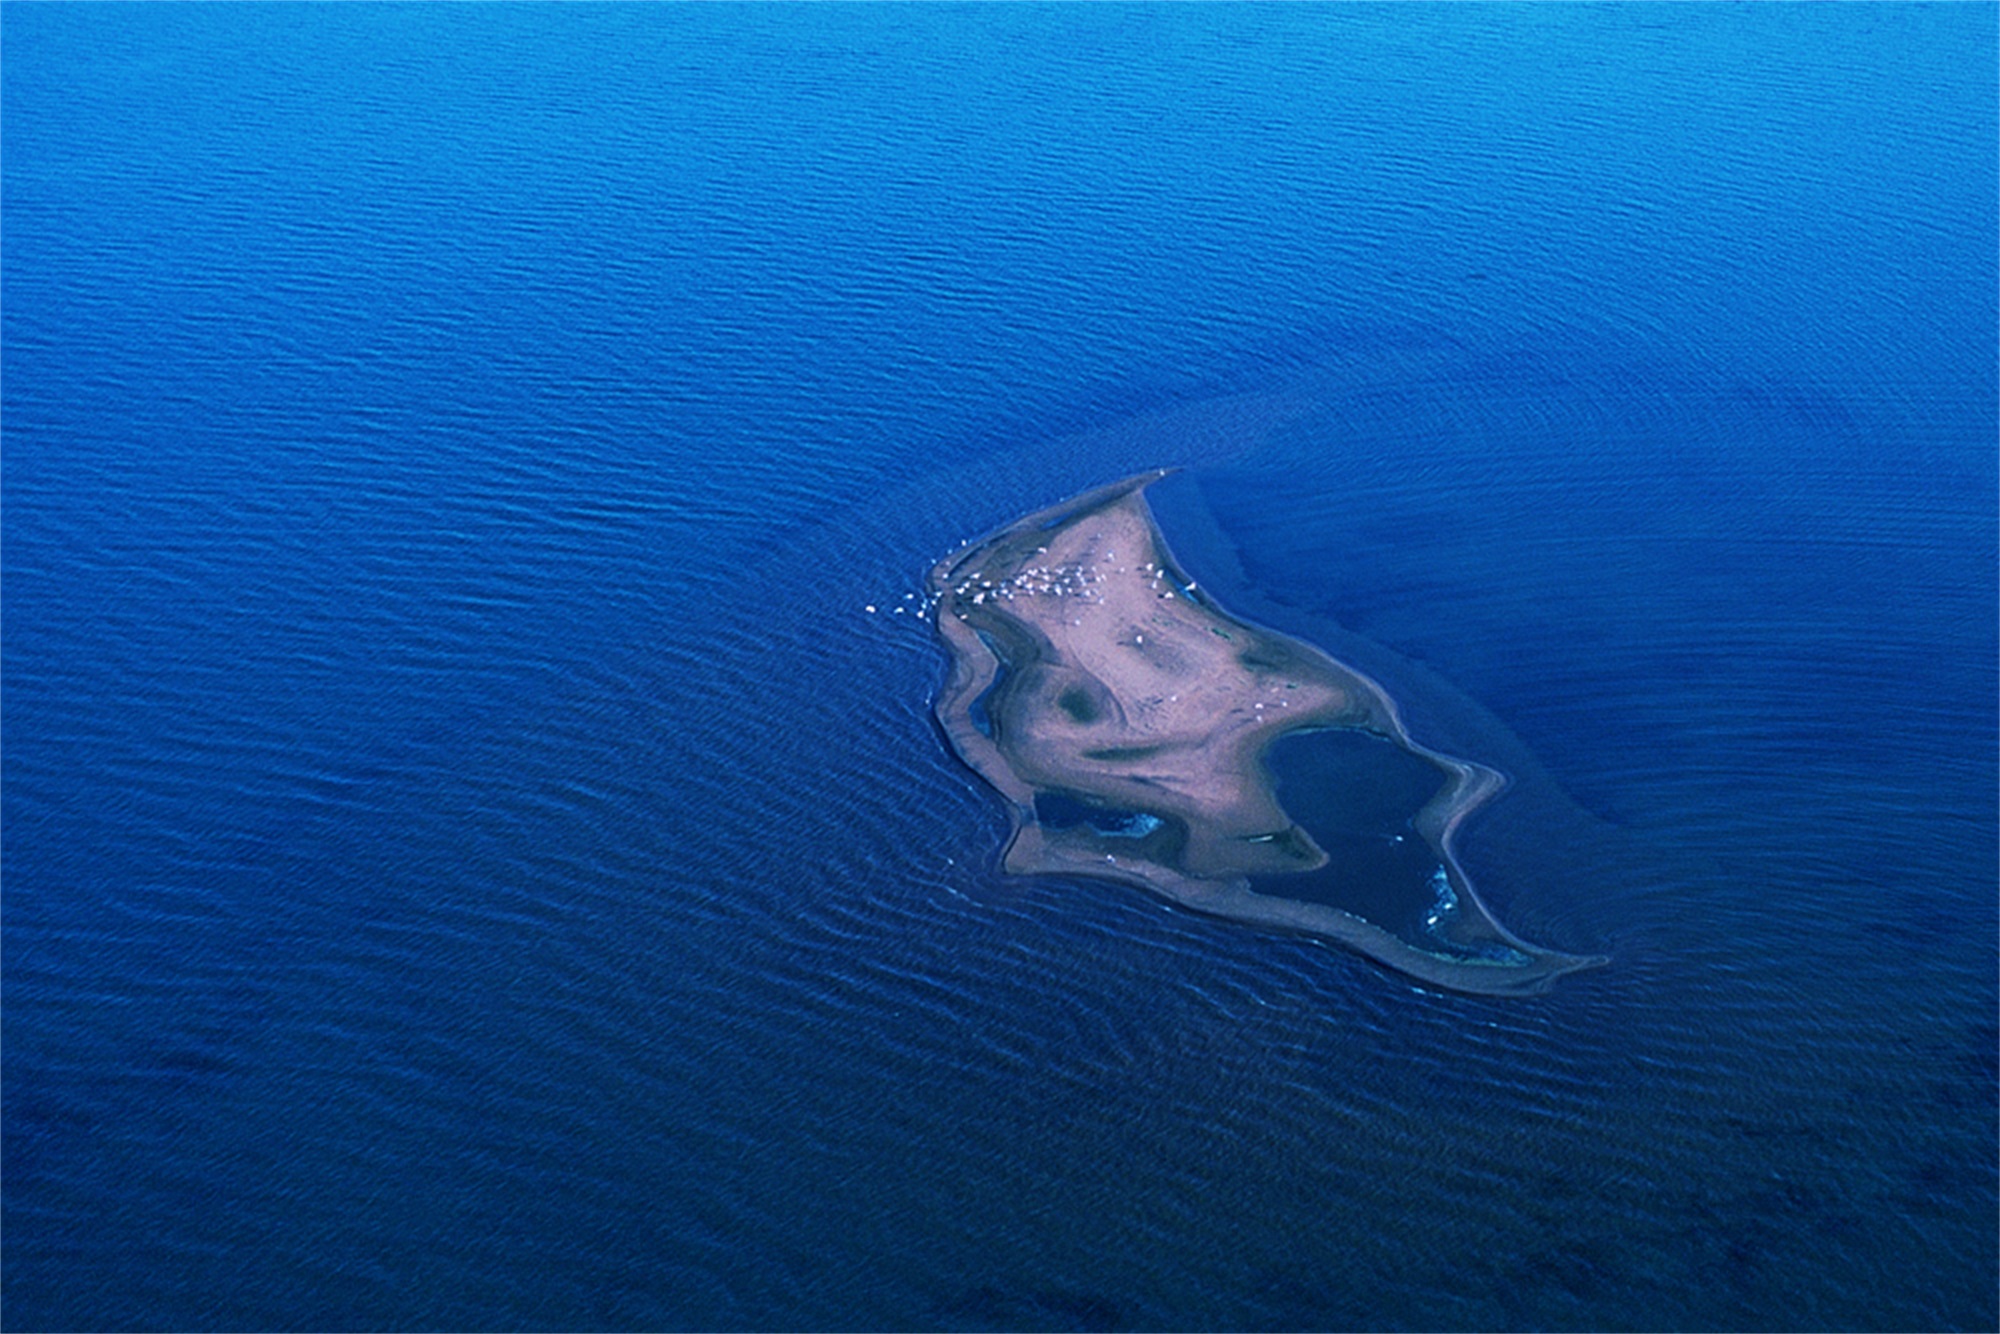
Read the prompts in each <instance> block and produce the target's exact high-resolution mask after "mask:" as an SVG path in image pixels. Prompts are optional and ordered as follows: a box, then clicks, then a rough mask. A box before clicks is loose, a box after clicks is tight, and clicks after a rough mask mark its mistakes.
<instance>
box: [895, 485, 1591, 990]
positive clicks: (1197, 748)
mask: <svg viewBox="0 0 2000 1334" xmlns="http://www.w3.org/2000/svg"><path fill="white" fill-rule="evenodd" d="M1167 472H1168V470H1158V471H1154V472H1148V473H1143V474H1140V475H1138V476H1136V477H1130V478H1126V479H1125V480H1123V481H1120V482H1115V483H1113V484H1111V485H1109V486H1104V487H1100V488H1098V489H1096V490H1093V491H1089V492H1086V493H1084V494H1083V495H1080V496H1076V497H1073V498H1071V499H1070V500H1067V501H1064V502H1063V503H1061V504H1059V505H1056V506H1053V507H1052V508H1049V509H1046V510H1042V511H1039V512H1037V513H1034V514H1030V515H1028V516H1027V517H1026V518H1023V519H1021V520H1019V521H1017V522H1015V523H1013V524H1011V525H1009V526H1008V527H1006V528H1003V529H1001V530H1000V531H998V532H996V533H994V534H992V535H990V536H988V537H985V538H983V539H981V540H979V541H976V542H973V543H971V544H969V545H967V546H965V547H963V548H961V549H960V550H958V551H955V552H953V553H952V554H951V555H949V556H947V557H945V558H944V559H943V560H941V561H940V562H938V564H937V565H936V566H935V567H934V568H933V569H932V570H931V572H930V575H929V579H928V586H927V592H928V596H929V600H930V603H931V607H932V610H933V615H934V619H935V624H936V627H937V630H938V633H939V634H940V636H941V637H942V638H943V640H944V643H945V644H946V646H947V647H948V648H949V649H950V651H951V655H952V669H951V676H950V679H949V681H948V682H947V683H946V685H945V687H944V689H943V690H942V691H941V692H940V694H939V696H938V699H937V704H936V714H937V719H938V722H939V723H940V725H941V726H942V727H943V730H944V733H945V735H946V737H947V738H948V740H949V741H950V743H951V745H952V748H953V749H954V750H955V751H956V752H957V753H958V755H959V757H960V758H961V759H963V760H964V762H965V763H966V764H967V765H968V766H970V767H971V768H972V769H973V770H974V772H976V773H977V774H979V776H980V777H981V778H983V779H984V780H985V781H986V782H987V783H988V784H989V785H991V786H992V787H993V788H994V789H995V790H996V791H998V792H999V793H1000V795H1001V796H1002V797H1003V798H1005V799H1006V801H1007V803H1008V805H1009V807H1010V809H1011V811H1012V816H1013V831H1012V835H1011V837H1010V839H1009V842H1008V844H1007V849H1006V852H1005V854H1004V859H1003V865H1004V867H1005V869H1006V870H1007V871H1008V872H1010V873H1013V874H1017V875H1074V876H1089V877H1094V878H1099V879H1105V880H1112V881H1118V882H1122V883H1125V884H1129V885H1134V886H1138V887H1140V888H1143V889H1146V890H1149V891H1151V892H1153V893H1155V894H1158V895H1160V896H1162V897H1164V898H1166V899H1168V900H1170V901H1172V902H1173V903H1176V904H1179V905H1182V906H1183V907H1186V908H1190V909H1194V910H1196V911H1199V912H1202V913H1207V914H1211V915H1213V916H1217V917H1223V918H1230V919H1233V920H1236V921H1239V922H1245V923H1250V924H1252V925H1255V926H1258V927H1263V928H1268V929H1275V930H1281V931H1288V932H1299V933H1305V934H1308V935H1311V936H1315V937H1320V938H1324V939H1328V940H1333V941H1338V942H1340V943H1342V944H1344V945H1346V946H1348V947H1350V948H1352V949H1354V950H1356V951H1358V952H1360V953H1361V954H1363V955H1365V956H1367V957H1368V958H1371V959H1374V960H1376V961H1378V962H1380V963H1382V964H1385V965H1387V966H1389V967H1391V968H1394V969H1396V970H1398V971H1400V972H1402V973H1404V974H1407V975H1408V976H1410V977H1413V978H1416V979H1418V980H1420V981H1422V982H1425V983H1430V984H1433V985H1435V986H1438V987H1442V988H1447V989H1451V990H1456V991H1461V992H1472V993H1478V994H1483V995H1515V994H1523V993H1529V992H1534V991H1538V990H1541V989H1542V988H1544V987H1546V986H1547V985H1548V984H1549V982H1551V981H1552V980H1553V979H1555V978H1557V977H1559V976H1561V975H1563V974H1565V973H1571V972H1575V971H1577V970H1579V969H1583V968H1589V967H1593V966H1595V965H1597V964H1600V963H1603V962H1604V960H1603V959H1601V958H1596V957H1584V956H1576V955H1568V954H1561V953H1557V952H1555V951H1552V950H1546V949H1542V948H1539V947H1537V946H1534V945H1531V944H1529V943H1527V942H1526V941H1523V940H1521V939H1519V938H1518V937H1516V936H1514V935H1512V934H1510V933H1509V932H1508V931H1507V930H1506V929H1505V928H1504V927H1502V926H1501V925H1500V924H1499V922H1498V921H1496V920H1495V919H1494V918H1493V916H1492V914H1491V913H1489V912H1488V911H1487V909H1486V908H1485V906H1484V905H1483V904H1482V903H1481V902H1480V900H1479V897H1478V895H1477V894H1476V893H1475V892H1474V891H1473V888H1472V885H1471V883H1470V882H1469V881H1468V879H1467V878H1466V875H1465V872H1464V871H1463V869H1462V868H1461V867H1460V865H1459V863H1458V859H1457V858H1456V857H1455V856H1454V855H1453V851H1452V841H1453V833H1454V831H1455V830H1456V829H1457V828H1458V826H1459V824H1460V822H1461V821H1463V820H1464V819H1465V817H1466V815H1467V814H1468V813H1469V812H1471V811H1472V810H1473V809H1474V808H1476V807H1478V806H1479V805H1480V804H1481V803H1482V802H1484V801H1486V800H1488V799H1489V798H1490V797H1491V796H1493V794H1494V793H1496V792H1497V791H1498V790H1499V789H1500V788H1501V787H1502V786H1503V785H1504V779H1503V778H1502V777H1501V775H1500V774H1499V773H1497V772H1496V771H1494V770H1492V769H1489V768H1486V767H1484V766H1481V765H1478V764H1473V763H1470V762H1468V761H1465V760H1459V759H1454V758H1451V757H1448V756H1445V755H1440V754H1437V753H1436V752H1433V751H1430V750H1427V749H1425V748H1424V747H1422V746H1420V745H1418V744H1417V743H1416V742H1414V741H1413V740H1411V738H1410V736H1409V734H1408V733H1407V731H1406V730H1405V729H1404V726H1403V723H1402V720H1401V717H1400V714H1399V712H1398V710H1397V708H1396V705H1395V703H1394V701H1393V700H1392V699H1391V698H1390V696H1389V695H1388V693H1387V692H1386V691H1385V690H1383V688H1382V687H1381V686H1380V685H1378V684H1376V682H1374V681H1373V680H1371V679H1369V678H1368V677H1366V676H1364V675H1362V674H1361V673H1360V672H1358V671H1355V670H1354V669H1353V668H1351V667H1348V666H1345V665H1344V664H1342V663H1340V662H1338V661H1336V660H1335V659H1333V658H1332V657H1331V656H1329V655H1328V654H1326V653H1324V652H1322V651H1321V650H1319V649H1317V648H1315V647H1313V646H1311V645H1308V644H1305V643H1302V642H1300V641H1298V640H1295V639H1291V638H1288V637H1286V636H1284V635H1281V634H1278V633H1276V632H1274V631H1271V630H1267V629H1263V628H1260V627H1257V626H1254V625H1250V624H1247V623H1245V622H1244V621H1241V620H1239V619H1236V618H1235V617H1232V616H1230V615H1229V614H1228V613H1226V612H1224V611H1223V610H1222V608H1221V607H1220V606H1218V605H1217V604H1216V602H1215V601H1214V599H1213V598H1212V596H1211V595H1210V594H1209V593H1208V592H1206V591H1204V590H1202V589H1200V588H1198V587H1197V586H1196V584H1195V582H1194V581H1193V580H1192V579H1190V578H1189V577H1188V576H1187V574H1186V573H1185V572H1184V571H1183V570H1182V568H1181V567H1180V566H1179V565H1178V564H1177V563H1176V562H1175V560H1174V556H1173V553H1172V552H1171V551H1170V550H1169V549H1168V547H1167V544H1166V540H1165V538H1164V537H1163V536H1162V535H1161V533H1160V530H1159V527H1158V524H1157V522H1156V521H1155V519H1154V516H1153V512H1152V509H1151V507H1150V506H1149V505H1148V504H1147V502H1146V495H1145V493H1146V488H1147V487H1148V486H1150V485H1151V484H1152V483H1154V482H1156V481H1157V480H1159V479H1160V478H1161V477H1164V476H1166V475H1167Z"/></svg>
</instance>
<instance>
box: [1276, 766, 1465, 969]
mask: <svg viewBox="0 0 2000 1334" xmlns="http://www.w3.org/2000/svg"><path fill="white" fill-rule="evenodd" d="M1264 762H1265V764H1266V766H1267V767H1268V768H1269V769H1270V771H1271V776H1272V778H1273V780H1274V781H1275V785H1276V790H1277V793H1278V802H1279V804H1280V805H1282V806H1283V807H1284V808H1285V812H1286V814H1288V815H1290V816H1291V817H1292V818H1293V819H1294V820H1296V821H1298V823H1299V824H1300V825H1301V826H1302V827H1303V828H1304V829H1305V831H1306V832H1307V833H1308V834H1310V835H1312V840H1313V842H1314V843H1317V844H1318V845H1319V846H1320V847H1321V848H1322V849H1324V850H1325V851H1326V854H1327V856H1328V857H1329V858H1331V860H1330V861H1329V862H1328V864H1327V865H1326V866H1323V867H1321V868H1319V869H1318V870H1316V871H1312V872H1308V873H1305V874H1302V875H1286V876H1263V877H1259V878H1257V879H1253V880H1252V881H1251V882H1250V888H1251V889H1252V890H1254V891H1256V892H1257V893H1259V894H1274V895H1278V896H1280V897H1282V898H1289V899H1305V900H1306V901H1308V902H1310V903H1325V904H1329V905H1331V906H1332V907H1335V908H1339V909H1340V910H1341V911H1343V912H1349V913H1353V914H1354V915H1355V916H1356V917H1359V918H1362V919H1363V920H1365V921H1369V922H1373V923H1374V924H1375V925H1377V926H1379V927H1383V928H1385V929H1386V930H1388V931H1390V932H1391V933H1393V934H1394V935H1397V936H1399V937H1401V938H1402V939H1404V940H1407V941H1410V942H1411V943H1412V944H1420V943H1422V942H1423V941H1424V940H1425V939H1426V936H1427V934H1428V933H1427V932H1426V931H1425V928H1426V926H1430V925H1434V923H1431V922H1429V921H1428V920H1427V919H1428V918H1429V917H1430V916H1431V914H1432V913H1433V912H1434V911H1436V910H1437V909H1438V908H1439V907H1441V906H1442V905H1441V903H1440V898H1441V895H1440V892H1439V890H1438V888H1437V887H1436V877H1438V876H1440V875H1443V874H1444V866H1443V864H1442V863H1441V862H1439V860H1438V857H1437V854H1436V853H1435V852H1433V851H1431V848H1430V845H1429V844H1428V843H1426V842H1425V841H1424V839H1423V836H1422V835H1420V834H1418V833H1417V831H1416V828H1415V825H1414V823H1413V822H1414V821H1415V819H1416V816H1417V812H1419V811H1421V810H1422V809H1423V808H1424V807H1425V805H1427V804H1428V803H1429V802H1430V800H1431V798H1432V797H1435V796H1436V795H1437V794H1438V791H1439V789H1441V788H1442V787H1443V786H1444V784H1445V780H1446V778H1447V775H1446V773H1445V771H1444V770H1443V769H1440V768H1439V767H1438V766H1437V765H1436V764H1434V763H1432V762H1431V761H1430V760H1427V759H1425V758H1423V757H1422V756H1420V755H1415V754H1412V753H1411V752H1410V751H1407V750H1405V749H1403V748H1402V747H1401V746H1399V745H1397V744H1396V743H1395V742H1393V741H1390V740H1389V739H1387V738H1386V737H1379V736H1374V735H1372V734H1370V733H1367V732H1359V731H1355V730H1353V729H1342V730H1339V731H1325V732H1296V733H1293V734H1292V735H1291V736H1285V737H1280V738H1278V740H1277V742H1276V743H1275V744H1274V745H1273V746H1272V747H1271V749H1270V752H1269V753H1268V754H1267V755H1266V756H1265V758H1264ZM1447 901H1449V899H1447Z"/></svg>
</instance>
